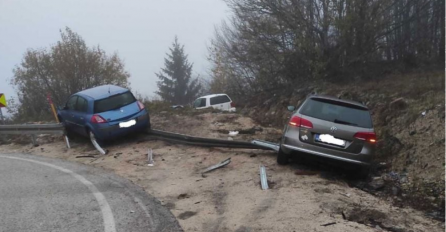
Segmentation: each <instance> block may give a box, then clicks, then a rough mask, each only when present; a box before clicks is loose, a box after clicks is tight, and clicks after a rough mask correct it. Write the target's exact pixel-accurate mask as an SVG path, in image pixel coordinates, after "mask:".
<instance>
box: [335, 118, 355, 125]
mask: <svg viewBox="0 0 446 232" xmlns="http://www.w3.org/2000/svg"><path fill="white" fill-rule="evenodd" d="M333 122H334V123H339V124H345V125H350V126H357V125H358V124H354V123H351V122H346V121H341V120H338V119H335V120H334V121H333Z"/></svg>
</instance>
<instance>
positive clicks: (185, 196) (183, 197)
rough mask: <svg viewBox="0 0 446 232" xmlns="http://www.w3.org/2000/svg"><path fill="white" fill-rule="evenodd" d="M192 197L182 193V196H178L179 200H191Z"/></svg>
mask: <svg viewBox="0 0 446 232" xmlns="http://www.w3.org/2000/svg"><path fill="white" fill-rule="evenodd" d="M189 197H190V196H189V195H188V194H187V193H182V194H180V195H178V197H177V199H178V200H181V199H185V198H189Z"/></svg>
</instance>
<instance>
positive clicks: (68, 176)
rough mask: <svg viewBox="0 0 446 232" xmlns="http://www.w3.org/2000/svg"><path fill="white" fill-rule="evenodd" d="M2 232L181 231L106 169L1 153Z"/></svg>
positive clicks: (159, 207)
mask: <svg viewBox="0 0 446 232" xmlns="http://www.w3.org/2000/svg"><path fill="white" fill-rule="evenodd" d="M0 231H105V232H115V231H132V232H133V231H135V232H136V231H182V230H181V228H180V226H179V224H178V222H177V220H176V219H175V217H174V216H173V215H172V214H171V213H170V211H169V210H168V209H166V208H165V207H163V206H162V205H161V204H160V202H159V201H157V200H156V199H155V198H154V197H151V196H149V195H147V194H146V193H145V192H144V191H143V190H142V189H141V188H140V187H138V186H136V185H134V184H132V183H130V182H129V181H128V180H125V179H123V178H120V177H118V176H116V175H114V174H112V173H108V172H106V171H104V170H101V169H98V168H93V167H90V166H86V165H80V164H75V163H71V162H66V161H62V160H57V159H49V158H44V157H39V156H33V155H25V154H20V155H19V154H0Z"/></svg>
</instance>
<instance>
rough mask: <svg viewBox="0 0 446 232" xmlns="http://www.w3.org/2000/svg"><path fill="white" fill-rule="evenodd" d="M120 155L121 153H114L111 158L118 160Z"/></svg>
mask: <svg viewBox="0 0 446 232" xmlns="http://www.w3.org/2000/svg"><path fill="white" fill-rule="evenodd" d="M120 155H122V152H118V153H116V154H115V155H114V156H113V158H115V159H116V158H118V157H119V156H120Z"/></svg>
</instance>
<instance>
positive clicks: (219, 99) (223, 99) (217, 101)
mask: <svg viewBox="0 0 446 232" xmlns="http://www.w3.org/2000/svg"><path fill="white" fill-rule="evenodd" d="M230 101H231V100H230V99H229V97H228V96H226V95H221V96H217V97H213V98H211V105H217V104H223V103H227V102H230Z"/></svg>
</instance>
